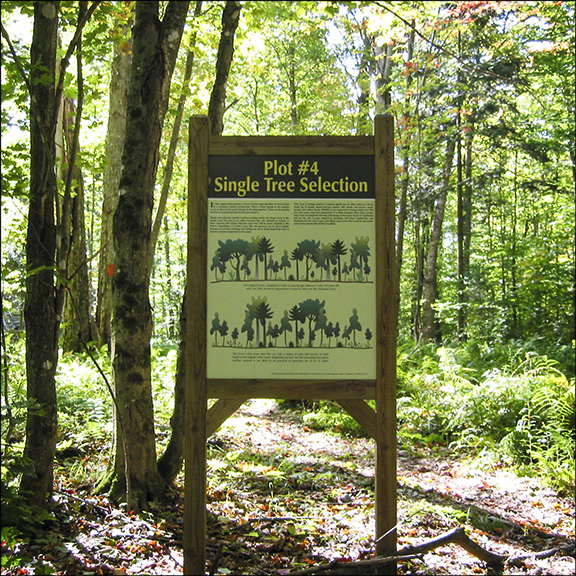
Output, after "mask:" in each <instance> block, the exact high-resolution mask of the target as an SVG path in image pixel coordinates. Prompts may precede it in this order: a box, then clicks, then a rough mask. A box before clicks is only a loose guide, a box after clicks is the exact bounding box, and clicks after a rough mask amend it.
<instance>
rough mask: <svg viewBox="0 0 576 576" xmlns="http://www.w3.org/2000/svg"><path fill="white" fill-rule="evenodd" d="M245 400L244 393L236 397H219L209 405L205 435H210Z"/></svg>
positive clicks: (247, 398) (246, 398)
mask: <svg viewBox="0 0 576 576" xmlns="http://www.w3.org/2000/svg"><path fill="white" fill-rule="evenodd" d="M246 400H249V397H247V396H246V395H244V396H241V397H237V398H219V399H218V400H217V401H216V403H215V404H213V405H212V406H210V409H209V410H208V414H207V417H206V437H210V436H212V434H214V432H216V430H218V428H220V426H222V424H223V423H224V422H225V421H226V420H227V419H228V418H229V417H230V416H232V414H234V412H236V410H238V408H240V406H242V404H244V402H246Z"/></svg>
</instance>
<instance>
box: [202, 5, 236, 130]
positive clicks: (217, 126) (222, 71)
mask: <svg viewBox="0 0 576 576" xmlns="http://www.w3.org/2000/svg"><path fill="white" fill-rule="evenodd" d="M241 7H242V5H241V4H240V2H235V1H231V0H228V1H227V2H226V5H225V6H224V11H223V12H222V33H221V34H220V44H219V45H218V59H217V62H216V79H215V80H214V86H213V88H212V94H211V96H210V104H209V106H208V118H209V119H210V131H211V133H212V134H213V135H217V134H222V132H223V130H224V122H223V121H224V112H225V109H226V86H227V84H228V75H229V74H230V66H231V65H232V58H233V56H234V37H235V34H236V28H237V27H238V21H239V20H240V9H241Z"/></svg>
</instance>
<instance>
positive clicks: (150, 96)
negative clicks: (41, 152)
mask: <svg viewBox="0 0 576 576" xmlns="http://www.w3.org/2000/svg"><path fill="white" fill-rule="evenodd" d="M188 6H189V2H179V1H174V0H172V1H170V2H168V5H167V7H166V12H165V15H164V19H163V20H160V19H159V10H160V5H159V2H157V1H148V2H137V3H136V14H135V23H134V36H133V63H132V71H131V77H130V88H129V91H128V108H127V122H126V135H125V142H124V151H123V154H122V174H121V177H120V183H119V197H118V207H117V209H116V212H115V214H114V220H113V244H114V265H115V270H114V275H113V277H112V368H113V373H114V384H115V393H116V400H117V403H118V406H119V413H118V414H117V418H118V419H119V424H121V426H119V427H118V431H119V432H120V433H121V434H122V435H123V442H118V441H117V445H116V457H115V459H114V461H113V475H112V477H111V478H110V492H111V495H112V496H113V497H115V498H121V497H124V496H126V499H127V502H128V507H129V509H134V510H141V509H143V508H146V507H147V504H148V501H149V500H152V499H155V498H159V497H162V496H163V495H164V493H165V490H166V485H165V483H164V481H163V480H162V478H161V476H160V474H159V473H158V468H157V461H156V442H155V432H154V407H153V401H152V382H151V351H150V340H151V337H152V314H151V309H150V297H149V287H150V274H151V266H150V239H151V229H152V204H153V199H154V184H155V180H156V171H157V167H158V149H159V146H160V139H161V136H162V126H163V123H164V117H165V114H166V110H167V107H168V95H169V89H170V82H171V78H172V73H173V70H174V65H175V62H176V56H177V54H178V48H179V46H180V41H181V38H182V33H183V29H184V23H185V20H186V16H187V13H188ZM124 448H125V449H126V450H127V453H126V454H124ZM126 464H127V465H128V470H126Z"/></svg>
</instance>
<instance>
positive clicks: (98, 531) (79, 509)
mask: <svg viewBox="0 0 576 576" xmlns="http://www.w3.org/2000/svg"><path fill="white" fill-rule="evenodd" d="M374 447H375V446H374V442H373V441H372V440H370V439H367V438H351V437H344V436H342V435H339V434H330V433H325V432H318V431H314V430H312V429H311V428H310V427H308V426H307V425H306V423H305V421H303V419H302V415H301V413H300V412H296V411H287V410H286V409H280V408H279V407H278V406H277V405H276V403H275V402H274V401H257V400H253V401H251V402H249V403H248V404H246V405H244V406H243V407H242V408H241V409H240V410H239V411H238V412H236V413H235V414H234V415H233V416H232V417H231V418H230V419H228V420H227V421H226V423H225V424H224V425H223V426H222V427H221V429H220V430H219V431H218V432H217V433H216V434H215V435H214V436H213V437H212V438H211V439H210V441H209V449H208V462H207V471H208V490H207V503H208V527H207V553H206V557H207V570H208V572H209V574H211V575H212V574H214V575H216V574H233V575H235V574H254V575H271V574H289V573H290V572H294V571H303V570H311V569H315V568H316V567H317V566H319V565H321V564H326V563H329V562H331V561H338V562H340V563H350V564H349V565H350V566H353V563H354V562H357V561H362V560H366V559H370V558H371V557H373V554H374V542H373V536H374ZM57 482H58V490H57V491H56V493H55V498H54V499H55V510H54V512H55V515H56V518H57V521H56V522H54V523H52V524H48V525H47V527H46V529H44V530H39V531H38V533H37V534H35V535H34V537H32V538H29V539H28V541H27V542H23V543H19V544H16V545H14V544H11V543H10V542H6V541H3V542H2V557H3V558H2V574H14V575H25V574H65V575H71V576H73V575H80V574H82V575H115V576H119V575H123V574H126V575H128V574H134V575H136V574H138V575H144V574H182V573H183V567H182V566H183V554H182V536H183V498H182V496H183V486H182V482H183V478H181V479H180V485H179V487H177V489H176V490H175V491H174V497H173V499H172V501H171V502H168V503H163V504H158V505H154V506H152V507H151V509H150V510H149V511H148V512H146V513H145V514H138V515H137V514H131V513H129V512H127V511H126V510H125V508H124V507H123V506H122V505H121V506H116V505H114V504H113V503H111V502H110V501H109V500H108V499H106V498H105V497H102V496H98V495H95V494H92V493H91V488H90V487H89V486H86V487H76V486H74V484H73V483H72V482H70V479H69V478H67V477H66V474H65V468H62V469H59V470H58V473H57ZM457 527H464V528H465V530H466V533H467V535H468V536H469V537H470V538H471V539H472V540H473V541H474V542H476V543H477V544H478V545H480V546H481V547H482V548H484V549H486V550H489V551H491V552H495V553H497V554H501V555H506V556H509V557H511V558H514V557H518V556H523V557H525V558H524V559H523V560H522V561H519V562H515V563H512V562H508V563H507V564H505V566H504V569H503V570H502V571H501V572H500V573H501V574H503V575H505V576H508V575H512V574H519V575H564V574H566V575H568V574H574V573H575V562H574V552H573V548H572V552H571V554H572V555H571V556H570V555H565V554H563V553H552V554H551V555H550V556H549V557H545V558H542V557H540V558H539V557H537V556H535V555H534V553H540V552H542V551H548V550H552V551H554V550H555V549H557V548H563V547H565V546H568V545H573V544H574V500H573V499H567V498H560V497H559V496H558V495H557V494H556V493H555V492H554V491H553V490H551V489H550V488H547V487H545V486H543V485H542V483H541V482H539V481H538V479H535V478H521V477H517V476H516V475H515V474H513V473H512V472H511V471H510V470H507V469H504V468H496V467H494V466H493V465H489V464H486V463H484V464H482V463H481V462H480V463H479V461H478V460H476V461H472V460H470V461H466V460H463V459H461V458H460V459H455V458H454V456H451V455H450V454H449V452H448V451H447V450H446V449H445V448H440V447H434V446H415V445H414V446H412V445H411V446H400V450H399V460H398V526H397V530H398V547H399V548H403V547H406V546H410V545H419V544H422V543H425V542H427V541H429V540H430V539H433V538H436V537H438V536H440V535H442V534H445V533H447V532H448V531H450V530H452V529H454V528H457ZM398 574H399V575H444V574H450V575H466V574H487V566H486V565H485V563H484V562H482V561H481V560H479V559H478V558H476V557H475V556H473V555H471V554H469V553H468V552H466V551H465V550H463V549H462V548H461V547H459V546H458V545H455V544H450V545H447V546H443V547H439V548H436V549H435V550H433V551H432V552H429V553H426V554H423V555H420V556H419V557H417V558H414V559H412V560H410V561H408V562H401V563H399V564H398Z"/></svg>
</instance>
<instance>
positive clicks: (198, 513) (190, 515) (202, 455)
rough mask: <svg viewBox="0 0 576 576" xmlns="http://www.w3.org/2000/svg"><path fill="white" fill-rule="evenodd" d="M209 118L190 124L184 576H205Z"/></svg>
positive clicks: (199, 119) (202, 117) (201, 117)
mask: <svg viewBox="0 0 576 576" xmlns="http://www.w3.org/2000/svg"><path fill="white" fill-rule="evenodd" d="M207 198H208V118H206V117H205V116H195V117H192V118H191V119H190V152H189V156H188V276H187V280H186V291H187V294H186V307H187V311H186V312H187V313H186V318H187V322H186V432H185V435H186V438H185V448H184V450H185V454H184V455H185V481H184V482H185V484H184V543H183V544H184V546H183V547H184V574H205V571H206V419H207V418H206V412H207V382H206V291H207V288H206V274H207V271H206V270H207V268H206V264H207V249H206V242H207Z"/></svg>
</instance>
